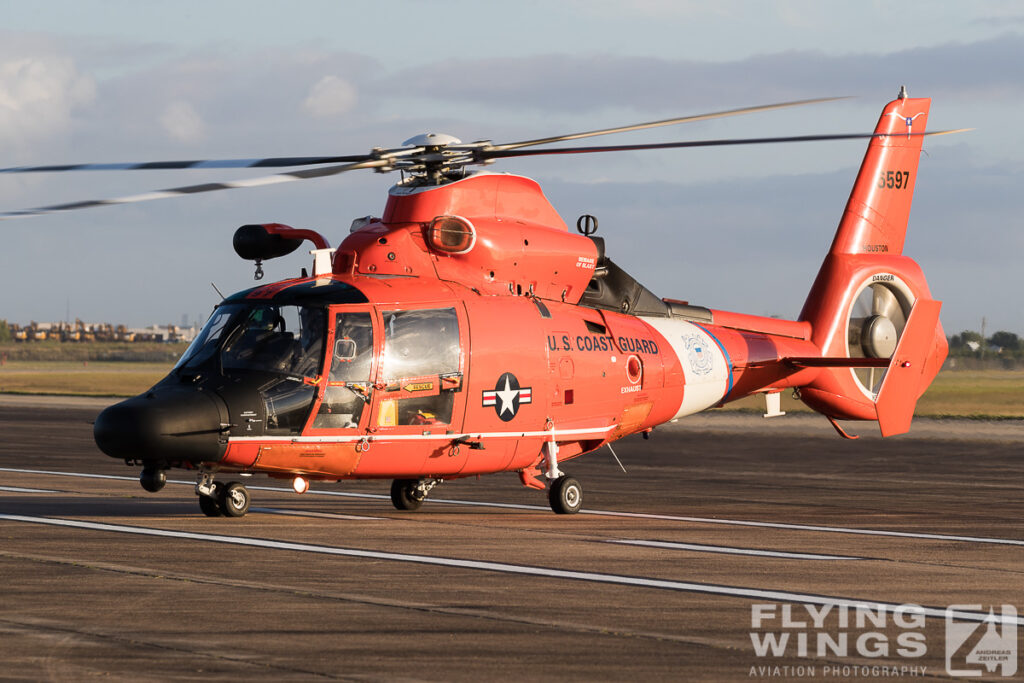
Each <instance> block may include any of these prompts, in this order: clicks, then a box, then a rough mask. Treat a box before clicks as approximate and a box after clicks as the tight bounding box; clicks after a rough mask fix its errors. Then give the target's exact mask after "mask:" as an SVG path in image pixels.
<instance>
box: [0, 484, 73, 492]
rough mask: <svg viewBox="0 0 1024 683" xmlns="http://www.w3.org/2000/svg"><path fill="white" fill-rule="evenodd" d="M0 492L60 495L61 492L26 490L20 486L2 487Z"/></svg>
mask: <svg viewBox="0 0 1024 683" xmlns="http://www.w3.org/2000/svg"><path fill="white" fill-rule="evenodd" d="M0 491H6V492H8V493H60V491H54V490H53V489H25V488H21V487H20V486H0Z"/></svg>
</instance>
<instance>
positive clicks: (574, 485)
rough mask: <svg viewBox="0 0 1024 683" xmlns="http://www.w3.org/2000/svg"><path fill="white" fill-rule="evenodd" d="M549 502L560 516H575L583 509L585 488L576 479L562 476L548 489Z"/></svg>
mask: <svg viewBox="0 0 1024 683" xmlns="http://www.w3.org/2000/svg"><path fill="white" fill-rule="evenodd" d="M548 502H549V503H550V504H551V509H552V510H554V511H555V512H556V513H557V514H559V515H574V514H576V513H577V512H579V511H580V508H581V507H583V487H582V486H581V485H580V483H579V482H578V481H576V479H574V478H573V477H568V476H565V475H563V476H561V477H559V478H558V479H555V480H554V481H553V482H551V486H550V487H549V488H548Z"/></svg>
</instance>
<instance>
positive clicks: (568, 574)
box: [0, 514, 1024, 625]
mask: <svg viewBox="0 0 1024 683" xmlns="http://www.w3.org/2000/svg"><path fill="white" fill-rule="evenodd" d="M0 519H3V520H7V521H11V522H23V523H27V524H45V525H48V526H59V527H70V528H75V529H88V530H91V531H105V532H113V533H122V534H135V535H140V536H159V537H163V538H175V539H182V540H190V541H202V542H207V543H225V544H229V545H237V546H248V547H251V548H266V549H274V550H290V551H296V552H306V553H317V554H321V555H337V556H342V557H355V558H360V559H372V560H390V561H392V562H412V563H417V564H426V565H433V566H443V567H454V568H458V569H475V570H481V571H490V572H501V573H504V574H518V575H525V576H536V577H541V578H548V579H570V580H575V581H591V582H595V583H605V584H614V585H620V586H634V587H639V588H659V589H662V590H673V591H681V592H688V593H703V594H709V595H725V596H730V597H739V598H750V599H756V600H771V601H776V602H798V603H804V604H811V605H822V606H824V605H828V606H831V607H846V608H848V609H851V608H852V609H857V608H861V609H871V610H875V611H883V612H889V613H896V612H900V613H903V614H906V613H908V612H912V613H918V614H924V615H925V616H926V617H933V618H938V619H945V618H946V610H945V609H943V608H938V607H920V608H918V607H916V606H915V607H913V608H908V606H907V605H898V604H895V603H890V602H877V601H874V600H860V599H856V598H842V597H832V596H826V595H813V594H809V593H794V592H790V591H777V590H764V589H759V588H741V587H735V586H721V585H715V584H703V583H692V582H688V581H674V580H671V579H655V578H648V577H641V576H625V575H621V574H603V573H599V572H581V571H572V570H567V569H555V568H553V567H538V566H531V565H520V564H508V563H505V562H487V561H482V560H463V559H457V558H448V557H435V556H431V555H414V554H409V553H391V552H383V551H379V550H360V549H357V548H340V547H335V546H323V545H311V544H308V543H292V542H289V541H273V540H269V539H261V538H245V537H242V536H224V535H220V534H200V533H194V532H190V531H171V530H167V529H153V528H149V527H138V526H125V525H121V524H103V523H99V522H85V521H80V520H71V519H59V518H53V517H29V516H25V515H8V514H0ZM953 616H954V617H955V618H957V619H960V620H963V621H977V622H984V621H985V620H987V619H990V618H991V617H990V615H989V614H988V613H987V612H966V611H964V612H960V611H958V612H955V613H954V615H953ZM1000 618H1001V620H1002V622H1003V623H1013V624H1018V625H1024V616H1020V617H1009V616H1003V617H1000ZM997 619H999V618H997Z"/></svg>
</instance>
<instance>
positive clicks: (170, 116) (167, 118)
mask: <svg viewBox="0 0 1024 683" xmlns="http://www.w3.org/2000/svg"><path fill="white" fill-rule="evenodd" d="M160 125H161V126H162V127H163V129H164V130H165V131H166V132H167V134H168V135H170V136H171V137H172V138H174V139H175V140H178V141H180V142H186V143H193V142H199V141H200V140H202V139H203V136H204V134H205V132H206V124H205V123H203V119H202V117H201V116H199V112H197V111H196V110H195V108H194V107H193V106H192V105H191V104H189V103H188V102H182V101H177V102H171V103H170V104H169V105H168V106H167V108H166V109H165V110H164V113H163V114H161V116H160Z"/></svg>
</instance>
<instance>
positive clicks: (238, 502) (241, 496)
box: [196, 472, 252, 517]
mask: <svg viewBox="0 0 1024 683" xmlns="http://www.w3.org/2000/svg"><path fill="white" fill-rule="evenodd" d="M196 494H197V495H198V496H199V509H200V510H202V511H203V514H204V515H206V516H207V517H220V516H222V515H223V516H224V517H244V516H245V513H247V512H249V503H250V502H251V500H252V497H251V496H250V494H249V490H248V489H247V488H245V486H243V485H242V484H240V483H238V482H237V481H233V482H231V483H229V484H224V483H223V482H219V481H214V480H213V474H211V473H210V472H202V473H200V475H199V477H198V479H197V481H196Z"/></svg>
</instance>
